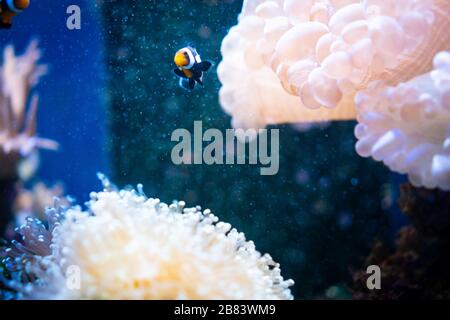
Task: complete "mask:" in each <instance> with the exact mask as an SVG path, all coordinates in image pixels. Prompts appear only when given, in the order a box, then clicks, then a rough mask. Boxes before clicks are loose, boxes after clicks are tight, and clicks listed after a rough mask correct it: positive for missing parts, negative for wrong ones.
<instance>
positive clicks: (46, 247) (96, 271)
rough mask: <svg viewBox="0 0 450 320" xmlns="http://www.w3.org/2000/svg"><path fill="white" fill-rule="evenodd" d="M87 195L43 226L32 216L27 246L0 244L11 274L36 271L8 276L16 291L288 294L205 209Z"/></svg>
mask: <svg viewBox="0 0 450 320" xmlns="http://www.w3.org/2000/svg"><path fill="white" fill-rule="evenodd" d="M105 181H106V180H105ZM106 185H108V182H107V181H106ZM138 189H139V188H138ZM91 197H92V200H91V201H90V203H89V208H90V211H89V212H82V211H81V209H80V208H71V209H69V210H68V211H66V212H65V213H64V212H61V211H56V210H53V211H49V214H50V215H49V228H50V230H46V228H45V227H44V226H43V225H42V224H40V223H39V222H38V221H36V220H34V219H30V220H29V222H28V224H27V225H25V226H23V227H22V228H21V229H20V233H21V234H22V235H23V237H24V242H23V245H25V246H26V248H27V249H26V250H22V251H20V248H23V246H21V245H19V246H17V244H16V247H15V248H13V249H9V250H6V255H7V256H8V257H7V258H6V260H5V265H11V267H10V270H13V271H10V272H11V273H12V274H13V277H14V276H15V275H16V274H18V273H20V272H21V271H23V270H27V271H28V272H30V271H32V273H34V275H35V276H37V277H38V278H39V279H38V280H35V281H32V282H31V283H28V284H23V281H21V280H20V279H19V280H18V281H17V282H15V283H13V286H14V284H15V288H16V290H18V291H19V292H21V294H22V298H33V299H36V298H43V299H54V298H59V299H67V298H70V299H97V298H102V299H291V298H292V296H291V293H290V290H289V287H290V286H291V285H292V281H291V280H288V281H285V280H283V278H282V276H281V274H280V268H279V265H278V264H277V263H275V262H274V261H273V260H272V258H271V257H270V256H269V255H261V254H260V253H259V252H258V251H256V250H255V246H254V244H253V242H251V241H250V242H248V241H246V239H245V236H244V234H243V233H240V232H238V231H237V230H236V229H233V228H232V227H231V225H230V224H228V223H224V222H220V221H219V219H218V218H217V217H216V216H214V215H213V214H212V213H211V212H210V211H209V210H204V211H203V212H202V211H201V210H200V208H198V207H197V208H192V209H183V206H184V204H183V203H182V202H178V203H176V204H172V205H170V206H167V205H166V204H163V203H160V201H159V200H158V199H148V198H147V197H145V196H144V194H143V193H142V192H141V191H139V192H137V191H134V190H131V191H130V190H121V191H114V190H112V189H109V190H105V191H104V192H100V193H93V194H92V195H91ZM58 215H59V216H62V215H64V216H65V218H64V219H63V221H61V222H59V221H58V220H60V219H59V218H58ZM20 252H25V253H26V254H25V255H20ZM30 252H32V253H34V254H32V255H30V254H29V253H30ZM14 257H20V259H16V260H14ZM25 260H26V261H28V262H27V263H26V264H25V265H20V264H21V263H22V261H25ZM13 261H18V263H19V265H17V263H13ZM74 270H79V271H80V273H79V275H80V278H79V281H80V282H79V286H77V285H76V283H77V279H74V277H73V276H74V275H76V273H72V272H73V271H74ZM22 274H23V272H22ZM31 278H32V279H33V277H31ZM17 283H19V285H17ZM67 284H69V285H67Z"/></svg>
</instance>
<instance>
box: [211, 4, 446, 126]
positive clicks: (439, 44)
mask: <svg viewBox="0 0 450 320" xmlns="http://www.w3.org/2000/svg"><path fill="white" fill-rule="evenodd" d="M448 8H449V4H448V3H447V1H444V0H436V1H433V0H427V1H423V0H402V1H398V0H314V1H313V0H266V1H262V0H259V1H244V7H243V10H242V13H241V15H240V17H239V23H238V25H237V26H235V27H233V28H232V29H231V30H230V32H229V34H228V35H227V36H226V37H225V39H224V41H223V44H222V55H223V61H222V63H221V64H220V65H219V69H218V73H219V78H220V80H221V82H222V84H223V87H222V90H221V93H220V96H221V98H220V100H221V104H222V107H223V108H224V110H225V111H226V112H228V113H230V114H231V115H232V116H233V123H234V124H235V125H238V126H240V127H244V128H246V127H252V128H254V127H256V128H259V127H261V126H264V125H266V124H273V123H283V122H311V121H324V120H342V119H352V118H355V115H356V114H355V111H354V107H353V96H354V94H355V92H356V91H357V90H359V89H363V88H365V87H366V86H367V85H368V84H369V83H370V81H372V80H379V79H383V80H386V81H388V82H389V83H391V84H397V83H399V82H402V81H405V80H409V79H410V78H411V77H413V76H417V75H419V74H421V73H424V72H426V71H427V70H426V69H427V68H429V67H430V62H431V59H432V56H434V54H436V53H437V52H439V51H440V50H443V49H445V48H448V46H449V40H450V35H449V33H448V32H447V28H448V27H449V26H450V23H449V21H448V12H447V11H448ZM428 60H429V61H428ZM280 83H281V86H280ZM283 89H284V90H283ZM305 106H306V107H308V108H312V109H319V110H316V111H315V112H310V110H305V108H304V107H305ZM321 107H326V108H336V107H338V109H339V110H327V109H325V110H323V108H321Z"/></svg>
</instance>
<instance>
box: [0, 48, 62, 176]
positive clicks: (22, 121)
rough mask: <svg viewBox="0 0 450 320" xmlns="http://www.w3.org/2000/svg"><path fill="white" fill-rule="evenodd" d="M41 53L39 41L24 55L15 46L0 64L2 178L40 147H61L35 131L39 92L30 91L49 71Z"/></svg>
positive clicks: (6, 52)
mask: <svg viewBox="0 0 450 320" xmlns="http://www.w3.org/2000/svg"><path fill="white" fill-rule="evenodd" d="M40 56H41V53H40V51H39V49H38V48H37V43H36V42H32V43H31V44H30V46H29V47H28V48H27V50H26V52H25V53H24V54H23V55H22V56H17V57H16V56H15V54H14V49H13V47H12V46H8V47H6V48H5V51H4V61H3V65H2V66H1V67H0V164H1V165H0V178H3V177H9V178H10V177H15V176H16V175H17V169H18V166H19V163H20V161H21V160H23V159H25V158H27V157H28V156H30V155H31V154H32V153H33V152H34V151H35V150H36V149H37V148H45V149H51V150H54V149H56V148H57V147H58V145H57V143H56V142H54V141H52V140H48V139H42V138H39V137H37V135H36V112H37V108H38V96H37V95H34V96H33V97H31V99H30V92H31V90H32V89H33V87H34V86H35V85H36V84H37V83H38V80H39V78H40V77H41V76H42V75H44V74H45V73H46V67H45V66H44V65H39V64H38V63H37V62H38V60H39V58H40ZM29 100H31V102H30V107H29V108H28V111H27V104H28V101H29Z"/></svg>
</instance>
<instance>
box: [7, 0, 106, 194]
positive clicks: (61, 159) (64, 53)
mask: <svg viewBox="0 0 450 320" xmlns="http://www.w3.org/2000/svg"><path fill="white" fill-rule="evenodd" d="M76 3H77V4H78V5H79V6H80V7H81V10H82V29H81V30H74V31H70V30H68V29H67V28H66V18H67V17H68V15H67V14H66V9H67V7H68V6H69V5H71V4H74V2H73V1H67V0H58V1H31V7H30V9H28V11H25V12H24V13H22V14H21V15H20V16H17V17H16V19H15V20H14V27H13V28H12V29H11V30H6V31H5V30H0V48H1V49H3V48H4V46H5V45H6V44H10V43H14V46H15V47H16V51H17V52H20V53H22V52H23V50H24V49H25V48H26V46H27V45H28V43H29V42H30V40H31V39H34V38H37V39H38V40H39V44H40V45H39V46H40V47H41V48H42V49H43V57H42V60H41V61H42V62H47V63H49V67H50V70H49V73H48V75H47V76H45V77H44V78H43V79H42V81H41V82H40V83H39V85H38V87H37V88H36V92H38V93H39V95H40V109H39V113H38V133H39V135H40V136H42V137H45V138H51V139H54V140H57V141H58V142H59V143H60V145H61V148H60V150H59V151H58V152H50V151H43V152H41V166H40V168H39V171H38V173H37V178H38V179H42V180H44V181H45V182H47V183H50V184H51V183H54V182H57V181H61V182H64V184H65V186H66V191H67V192H68V193H69V194H71V195H73V196H75V197H76V198H77V199H78V200H80V201H84V200H86V199H87V197H88V194H89V192H90V191H93V190H98V189H99V187H100V185H99V182H98V180H97V178H96V172H97V171H99V170H101V171H103V172H106V173H108V167H107V152H106V143H105V135H106V134H105V128H106V124H105V104H104V103H103V101H102V97H103V94H102V90H103V88H104V70H103V69H104V67H103V61H102V57H103V52H102V50H103V39H102V35H101V26H100V19H99V16H98V12H97V10H96V8H95V2H94V1H87V0H81V1H80V0H78V1H76ZM80 146H83V147H82V148H80Z"/></svg>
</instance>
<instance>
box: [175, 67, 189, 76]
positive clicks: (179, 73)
mask: <svg viewBox="0 0 450 320" xmlns="http://www.w3.org/2000/svg"><path fill="white" fill-rule="evenodd" d="M173 73H175V74H176V75H177V76H179V77H180V78H187V76H186V75H185V74H184V72H183V71H181V70H180V69H178V68H175V69H174V70H173Z"/></svg>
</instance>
